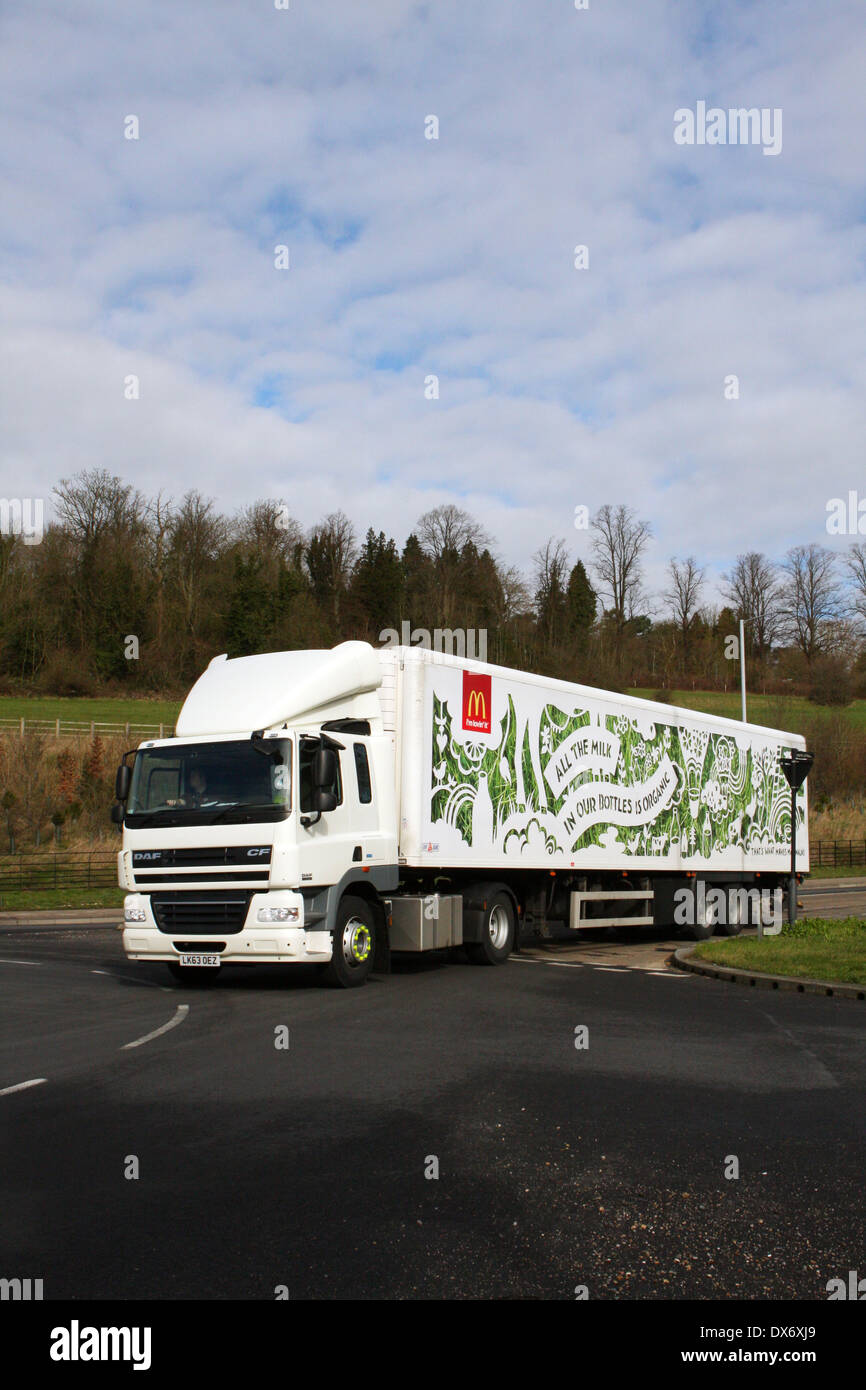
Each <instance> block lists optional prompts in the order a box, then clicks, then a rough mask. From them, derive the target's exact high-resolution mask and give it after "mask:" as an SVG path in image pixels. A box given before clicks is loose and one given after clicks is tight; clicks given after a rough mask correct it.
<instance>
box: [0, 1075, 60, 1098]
mask: <svg viewBox="0 0 866 1390" xmlns="http://www.w3.org/2000/svg"><path fill="white" fill-rule="evenodd" d="M47 1080H48V1077H47V1076H37V1077H36V1078H35V1079H34V1080H33V1081H19V1082H18V1085H17V1086H4V1088H3V1090H2V1091H0V1096H11V1094H12V1092H13V1091H26V1090H27V1089H28V1087H30V1086H41V1085H42V1084H43V1082H45V1081H47Z"/></svg>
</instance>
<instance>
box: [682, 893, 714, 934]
mask: <svg viewBox="0 0 866 1390" xmlns="http://www.w3.org/2000/svg"><path fill="white" fill-rule="evenodd" d="M717 925H718V915H717V913H716V908H715V905H714V906H713V907H710V905H709V903H707V902H705V903H704V915H703V919H702V920H701V921H698V920H697V904H696V906H695V921H694V923H693V924H692V925H691V926H690V927H686V928H685V930H684V932H683V936H685V937H688V939H689V940H690V941H709V939H710V937H711V936H712V934H713V932H714V931H715V930H716V927H717Z"/></svg>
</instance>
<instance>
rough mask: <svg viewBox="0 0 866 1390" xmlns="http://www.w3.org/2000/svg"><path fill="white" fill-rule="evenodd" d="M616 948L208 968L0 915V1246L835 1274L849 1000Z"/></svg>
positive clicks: (788, 1278)
mask: <svg viewBox="0 0 866 1390" xmlns="http://www.w3.org/2000/svg"><path fill="white" fill-rule="evenodd" d="M608 944H609V943H606V942H602V943H589V942H588V943H587V945H586V950H585V953H584V958H583V959H581V960H574V959H572V960H567V959H564V958H562V955H561V953H560V954H559V956H558V955H557V948H553V949H552V950H551V949H545V950H543V951H533V952H532V953H530V954H526V955H522V956H521V957H520V958H517V959H513V960H512V961H511V962H509V963H508V964H507V965H505V966H503V967H501V968H498V969H492V970H491V969H480V968H477V967H471V966H468V965H462V964H457V963H454V962H451V961H449V960H447V959H444V958H441V957H437V958H427V959H425V960H421V961H417V962H413V963H412V964H411V965H409V966H401V967H399V968H398V969H397V970H396V971H395V972H394V973H393V974H392V975H391V976H388V977H383V978H377V979H374V980H373V981H372V982H371V983H370V984H368V985H367V986H366V987H365V988H363V989H361V990H355V991H344V992H333V991H329V990H324V989H322V988H320V987H319V986H318V985H317V983H316V982H315V979H314V978H311V977H310V976H308V975H307V973H306V971H305V970H304V969H298V968H290V969H287V970H280V969H278V968H259V970H257V971H256V970H249V971H243V970H242V969H236V970H229V969H226V970H225V972H224V974H223V975H222V976H221V978H220V979H219V980H218V982H217V984H216V985H215V986H214V987H213V988H212V989H209V990H194V989H187V988H181V987H178V986H175V985H174V984H173V983H171V981H170V977H169V976H168V975H167V973H165V972H164V971H163V969H162V968H158V967H139V966H134V965H132V964H130V963H128V962H126V961H125V960H124V959H123V958H122V955H121V949H120V942H119V937H118V934H117V932H116V931H112V930H107V929H99V930H89V931H62V932H42V933H40V932H27V931H23V930H22V931H20V932H17V931H16V932H8V931H6V932H4V933H3V934H2V935H0V981H2V984H0V989H2V997H3V1008H2V1017H0V1117H2V1119H0V1194H2V1197H0V1260H2V1270H0V1273H2V1274H3V1275H4V1276H5V1277H12V1276H18V1277H31V1278H42V1279H43V1280H44V1294H45V1298H46V1299H64V1300H65V1299H127V1298H150V1299H187V1298H205V1299H273V1298H274V1290H275V1288H277V1286H281V1285H283V1286H286V1288H287V1290H288V1293H289V1296H290V1297H291V1298H292V1299H317V1300H321V1299H366V1298H388V1299H442V1298H472V1299H478V1298H485V1299H488V1298H500V1297H516V1298H531V1299H532V1298H545V1299H571V1298H573V1297H574V1289H575V1287H576V1286H577V1285H581V1284H585V1285H586V1286H587V1288H588V1291H589V1296H590V1297H591V1298H593V1299H596V1298H597V1299H623V1298H625V1299H628V1298H632V1299H633V1298H640V1299H677V1298H699V1299H703V1298H707V1299H718V1298H721V1299H776V1298H795V1299H806V1300H809V1299H821V1300H823V1299H825V1298H826V1291H825V1286H826V1282H827V1280H828V1279H830V1278H834V1277H837V1276H842V1277H845V1276H847V1272H848V1270H850V1269H856V1268H861V1269H862V1268H864V1267H866V1266H864V1225H866V1221H864V1204H863V1196H862V1193H863V1154H864V1140H866V1106H864V1092H866V1049H864V1047H863V1035H864V1022H866V1015H864V1013H863V1006H862V1005H858V1004H856V1003H849V1002H846V1001H837V1000H827V999H822V998H814V997H809V996H800V995H784V994H781V995H773V994H767V993H765V992H764V991H761V992H759V993H757V992H752V991H749V990H747V989H743V988H740V987H737V986H732V985H728V984H723V983H720V982H715V981H711V980H706V979H702V978H698V977H696V976H692V975H685V974H683V973H682V972H679V971H674V970H672V969H670V968H669V967H668V966H667V965H666V961H667V959H668V958H669V954H670V945H671V943H668V942H666V941H664V940H663V939H661V938H660V937H658V936H657V937H656V938H655V939H650V938H646V937H643V938H642V939H641V940H640V942H638V943H619V946H620V947H621V948H622V949H621V950H620V954H619V957H618V958H617V959H611V958H610V953H609V951H606V948H607V947H608ZM610 946H611V949H613V950H616V949H618V944H617V943H610ZM166 1025H170V1026H168V1027H166ZM579 1026H585V1027H587V1028H588V1030H589V1031H588V1043H589V1045H588V1048H585V1049H580V1050H578V1049H577V1048H576V1047H575V1028H577V1027H579ZM283 1027H285V1028H288V1030H289V1047H288V1048H287V1049H277V1048H276V1047H275V1030H276V1029H278V1028H283ZM160 1030H165V1031H160ZM130 1043H134V1044H136V1045H135V1046H132V1047H130V1046H128V1044H130ZM43 1078H44V1079H43ZM30 1081H37V1082H38V1083H39V1084H37V1085H31V1086H27V1087H26V1089H21V1090H13V1091H10V1090H9V1089H8V1088H10V1087H13V1086H20V1085H22V1083H26V1082H30ZM729 1156H735V1157H736V1159H737V1160H738V1163H739V1177H738V1178H726V1177H725V1169H726V1165H727V1167H728V1169H729V1171H730V1169H731V1167H732V1164H731V1160H730V1157H729ZM133 1157H134V1158H135V1159H137V1161H138V1171H139V1176H138V1177H137V1178H128V1177H126V1176H125V1170H126V1171H129V1170H131V1167H132V1165H131V1162H130V1160H131V1158H133ZM434 1158H435V1159H436V1160H437V1161H438V1171H439V1176H438V1178H428V1177H425V1169H426V1170H427V1171H428V1172H429V1171H432V1170H433V1167H434V1164H433V1161H432V1160H433V1159H434Z"/></svg>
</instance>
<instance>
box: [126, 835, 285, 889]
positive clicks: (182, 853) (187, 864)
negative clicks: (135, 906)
mask: <svg viewBox="0 0 866 1390" xmlns="http://www.w3.org/2000/svg"><path fill="white" fill-rule="evenodd" d="M271 853H272V850H271V846H270V845H227V846H225V847H211V846H208V847H206V848H203V849H157V850H153V849H151V850H140V849H137V850H133V852H132V871H133V875H134V878H133V882H134V886H135V887H136V888H142V889H144V891H145V892H147V891H148V890H150V889H152V888H174V887H175V886H177V887H180V886H181V885H182V884H187V883H202V884H204V883H209V884H210V885H211V886H212V887H216V888H217V889H219V888H220V886H221V884H222V883H224V882H226V881H228V882H229V883H232V882H234V883H241V884H243V883H255V884H256V885H259V884H266V883H267V881H268V878H269V877H270V863H271Z"/></svg>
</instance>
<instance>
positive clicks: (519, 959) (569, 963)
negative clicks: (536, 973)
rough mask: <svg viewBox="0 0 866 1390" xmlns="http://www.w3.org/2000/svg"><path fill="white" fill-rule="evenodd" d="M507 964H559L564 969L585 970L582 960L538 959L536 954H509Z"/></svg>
mask: <svg viewBox="0 0 866 1390" xmlns="http://www.w3.org/2000/svg"><path fill="white" fill-rule="evenodd" d="M508 964H509V965H560V966H564V967H565V969H566V970H585V969H586V966H585V965H584V963H583V961H582V960H539V959H538V957H537V956H509V957H508Z"/></svg>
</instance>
